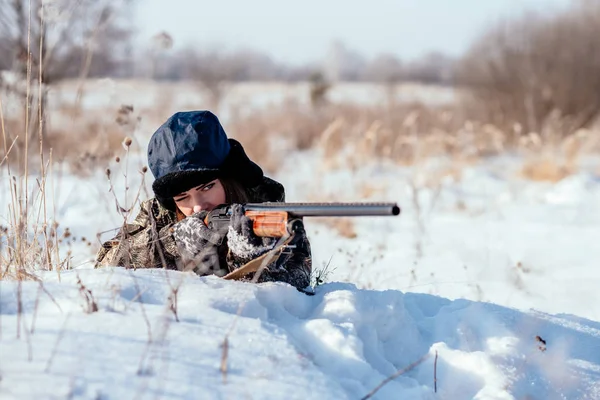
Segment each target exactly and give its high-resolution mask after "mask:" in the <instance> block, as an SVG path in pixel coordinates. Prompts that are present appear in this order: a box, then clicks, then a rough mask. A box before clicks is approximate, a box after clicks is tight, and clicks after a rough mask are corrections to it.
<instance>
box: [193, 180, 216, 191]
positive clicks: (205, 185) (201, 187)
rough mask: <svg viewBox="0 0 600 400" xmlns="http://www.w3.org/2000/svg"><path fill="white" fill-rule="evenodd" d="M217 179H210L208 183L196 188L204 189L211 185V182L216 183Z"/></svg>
mask: <svg viewBox="0 0 600 400" xmlns="http://www.w3.org/2000/svg"><path fill="white" fill-rule="evenodd" d="M214 182H215V181H210V182H208V183H205V184H203V185H200V186H198V187H197V188H196V190H200V189H204V188H205V187H207V186H208V185H210V184H211V183H214Z"/></svg>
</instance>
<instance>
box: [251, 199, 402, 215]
mask: <svg viewBox="0 0 600 400" xmlns="http://www.w3.org/2000/svg"><path fill="white" fill-rule="evenodd" d="M245 208H246V210H248V211H287V212H288V213H290V214H293V215H296V216H299V217H360V216H389V215H398V214H400V207H398V205H397V204H396V203H274V202H270V203H269V202H267V203H248V204H246V205H245Z"/></svg>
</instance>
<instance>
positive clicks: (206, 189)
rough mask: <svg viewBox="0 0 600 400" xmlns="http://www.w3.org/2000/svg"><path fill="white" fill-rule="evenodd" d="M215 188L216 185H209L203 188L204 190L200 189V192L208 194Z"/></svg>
mask: <svg viewBox="0 0 600 400" xmlns="http://www.w3.org/2000/svg"><path fill="white" fill-rule="evenodd" d="M213 186H215V184H214V183H209V184H208V185H206V186H204V187H202V189H200V190H201V191H203V192H208V191H209V190H210V189H212V188H213Z"/></svg>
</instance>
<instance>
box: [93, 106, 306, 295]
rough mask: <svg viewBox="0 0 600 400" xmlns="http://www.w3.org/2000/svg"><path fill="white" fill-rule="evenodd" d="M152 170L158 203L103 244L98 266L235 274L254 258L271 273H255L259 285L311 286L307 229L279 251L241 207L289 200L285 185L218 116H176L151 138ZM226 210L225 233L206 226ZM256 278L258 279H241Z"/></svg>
mask: <svg viewBox="0 0 600 400" xmlns="http://www.w3.org/2000/svg"><path fill="white" fill-rule="evenodd" d="M148 165H149V167H150V170H151V171H152V174H153V175H154V178H155V180H154V182H153V184H152V190H153V191H154V195H155V198H153V199H150V200H147V201H145V202H143V203H142V207H141V211H140V213H139V215H138V216H137V217H136V218H135V221H134V222H133V223H131V224H125V225H124V227H123V228H122V229H121V231H120V232H119V233H118V235H117V236H116V237H115V238H114V239H112V240H109V241H107V242H106V243H104V244H103V245H102V248H101V249H100V251H99V252H98V255H97V258H96V261H97V263H96V266H97V267H98V266H123V267H126V268H169V269H179V270H193V271H195V272H196V273H198V274H199V275H210V274H215V275H218V276H232V274H235V271H238V272H239V271H245V268H244V269H242V270H239V269H240V268H242V267H244V266H248V263H250V262H252V261H253V260H257V259H266V261H265V262H264V264H266V268H264V267H265V266H264V265H263V266H262V268H264V269H262V268H261V270H259V272H257V274H259V276H258V282H264V281H280V282H287V283H289V284H291V285H293V286H295V287H296V288H298V289H302V288H305V287H307V286H308V285H309V283H310V273H311V268H312V265H311V252H310V244H309V242H308V239H307V237H306V233H305V232H304V228H303V226H302V224H301V223H300V229H299V230H297V231H296V233H295V234H294V236H293V237H292V238H290V240H288V241H287V242H286V243H285V244H284V245H281V243H280V242H279V241H278V240H277V239H275V238H261V237H257V236H256V235H255V234H254V232H253V231H252V221H250V220H249V219H248V218H247V217H246V216H245V215H244V214H243V209H242V207H241V206H240V204H244V203H249V202H251V203H260V202H267V201H269V202H282V201H285V192H284V188H283V186H282V185H281V184H279V183H278V182H276V181H274V180H272V179H269V178H267V177H265V176H264V175H263V171H262V169H261V168H260V167H259V166H258V165H257V164H255V163H254V162H252V161H251V160H250V159H249V158H248V156H247V155H246V153H245V152H244V149H243V147H242V145H241V144H240V143H239V142H237V141H236V140H234V139H228V138H227V135H226V134H225V131H224V130H223V127H222V126H221V124H220V122H219V120H218V119H217V117H216V116H215V115H214V114H212V113H211V112H209V111H190V112H178V113H176V114H174V115H173V116H172V117H171V118H169V119H168V120H167V121H166V122H165V123H164V124H163V125H162V126H161V127H160V128H158V130H157V131H156V132H155V133H154V134H153V135H152V137H151V139H150V143H149V145H148ZM222 204H231V205H232V211H233V212H232V217H231V224H230V226H229V229H228V231H227V232H226V233H224V232H214V231H212V230H211V229H209V228H208V227H207V226H206V225H205V223H204V219H205V217H206V215H207V213H208V212H209V211H211V210H213V209H214V208H215V207H217V206H218V205H222ZM266 255H268V256H269V257H266ZM261 256H263V257H262V258H261ZM251 278H253V273H250V274H245V275H244V276H243V279H251Z"/></svg>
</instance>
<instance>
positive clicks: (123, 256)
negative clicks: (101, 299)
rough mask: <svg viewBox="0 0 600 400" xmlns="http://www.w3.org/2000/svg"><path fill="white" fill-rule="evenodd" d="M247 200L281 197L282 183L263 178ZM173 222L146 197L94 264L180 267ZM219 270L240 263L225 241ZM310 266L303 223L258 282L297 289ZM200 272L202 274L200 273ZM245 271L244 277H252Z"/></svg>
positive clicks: (168, 213)
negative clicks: (172, 231) (289, 285)
mask: <svg viewBox="0 0 600 400" xmlns="http://www.w3.org/2000/svg"><path fill="white" fill-rule="evenodd" d="M248 194H249V198H250V201H251V202H256V203H262V202H267V201H276V202H283V201H285V192H284V189H283V186H282V185H281V184H279V183H278V182H276V181H274V180H272V179H269V178H266V177H265V178H263V183H262V184H261V185H259V186H257V187H256V188H253V189H251V190H250V192H249V193H248ZM176 223H177V217H176V215H175V213H174V212H172V211H170V210H168V209H166V208H164V207H163V206H161V205H160V203H159V202H158V200H156V199H154V198H153V199H150V200H146V201H144V202H143V203H142V206H141V210H140V212H139V214H138V215H137V217H136V218H135V220H134V221H133V222H132V223H128V224H125V225H124V226H123V227H122V228H121V230H120V231H119V232H118V234H117V235H116V236H115V237H114V238H113V239H111V240H108V241H106V242H104V243H103V244H102V247H101V248H100V250H99V251H98V254H97V256H96V268H98V267H102V266H120V267H125V268H167V269H179V270H182V269H184V267H183V266H182V264H183V263H182V262H181V257H180V255H179V251H178V248H177V243H176V242H175V239H174V237H173V235H172V233H171V228H172V226H173V225H174V224H176ZM218 254H219V264H220V268H221V270H220V271H216V272H215V274H216V275H219V276H224V275H226V274H228V273H230V272H232V271H234V270H235V269H237V268H239V267H241V265H239V263H236V262H234V261H233V260H232V259H231V258H230V257H227V255H228V248H227V241H226V240H225V241H224V242H223V244H222V245H221V246H219V248H218ZM311 269H312V260H311V250H310V243H309V241H308V238H307V236H306V232H305V231H304V229H303V227H302V229H300V231H298V232H297V233H296V234H295V236H294V238H293V239H292V241H291V242H290V243H289V244H288V245H287V248H286V249H285V251H283V252H282V253H281V255H280V256H279V257H278V258H277V259H276V260H274V261H273V262H271V263H270V264H269V265H268V266H267V268H266V269H265V270H264V271H263V272H262V273H261V274H260V277H259V280H258V281H259V282H265V281H278V282H287V283H289V284H291V285H293V286H295V287H297V288H299V289H302V288H305V287H307V286H308V285H309V284H310V274H311ZM200 274H201V275H205V274H202V273H200ZM252 277H253V274H248V275H247V276H246V277H244V280H250V279H252Z"/></svg>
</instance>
